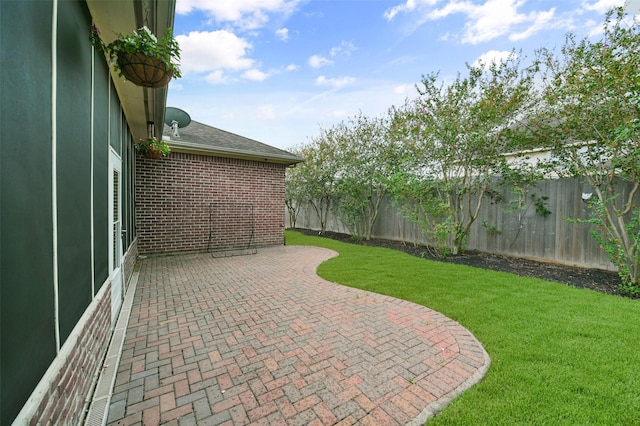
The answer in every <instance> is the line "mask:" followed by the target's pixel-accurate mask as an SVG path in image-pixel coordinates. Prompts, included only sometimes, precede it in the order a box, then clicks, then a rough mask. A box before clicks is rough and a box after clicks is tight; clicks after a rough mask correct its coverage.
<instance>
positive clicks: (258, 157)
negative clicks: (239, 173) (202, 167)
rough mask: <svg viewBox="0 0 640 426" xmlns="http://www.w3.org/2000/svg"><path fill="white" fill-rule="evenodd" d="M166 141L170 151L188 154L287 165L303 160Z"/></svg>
mask: <svg viewBox="0 0 640 426" xmlns="http://www.w3.org/2000/svg"><path fill="white" fill-rule="evenodd" d="M167 143H168V144H169V147H170V148H171V151H173V152H184V153H188V154H201V155H210V156H216V157H225V158H237V159H240V160H252V161H260V162H269V163H277V164H284V165H287V166H290V165H294V164H297V163H301V162H303V161H304V158H301V157H297V156H295V155H279V154H268V153H257V152H252V151H246V150H242V149H232V148H216V147H209V146H206V145H201V144H196V143H191V142H182V141H176V140H170V141H167Z"/></svg>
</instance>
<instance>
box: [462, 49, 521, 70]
mask: <svg viewBox="0 0 640 426" xmlns="http://www.w3.org/2000/svg"><path fill="white" fill-rule="evenodd" d="M512 56H513V57H514V58H516V57H517V55H515V54H514V53H513V52H510V51H508V50H489V51H488V52H485V53H483V54H482V55H480V57H479V58H478V59H476V61H475V62H474V63H473V66H474V67H477V66H480V64H485V65H491V64H492V63H495V64H498V63H500V62H504V61H506V60H507V59H509V58H510V57H512Z"/></svg>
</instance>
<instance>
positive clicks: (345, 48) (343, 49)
mask: <svg viewBox="0 0 640 426" xmlns="http://www.w3.org/2000/svg"><path fill="white" fill-rule="evenodd" d="M355 50H356V47H355V46H354V44H353V43H351V42H350V41H343V42H341V43H340V44H339V45H337V46H334V47H332V48H331V50H330V51H329V55H331V56H337V55H340V54H342V55H345V56H349V55H351V52H353V51H355Z"/></svg>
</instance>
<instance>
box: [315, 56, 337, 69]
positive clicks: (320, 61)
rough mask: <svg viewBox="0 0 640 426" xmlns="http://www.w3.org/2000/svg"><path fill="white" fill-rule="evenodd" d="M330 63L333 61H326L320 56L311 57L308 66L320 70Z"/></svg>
mask: <svg viewBox="0 0 640 426" xmlns="http://www.w3.org/2000/svg"><path fill="white" fill-rule="evenodd" d="M332 63H333V61H332V60H331V59H327V58H325V57H323V56H320V55H313V56H312V57H310V58H309V65H311V67H312V68H320V67H323V66H325V65H331V64H332Z"/></svg>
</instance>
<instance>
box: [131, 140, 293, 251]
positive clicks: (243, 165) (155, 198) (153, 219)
mask: <svg viewBox="0 0 640 426" xmlns="http://www.w3.org/2000/svg"><path fill="white" fill-rule="evenodd" d="M284 175H285V165H283V164H274V163H269V162H261V161H249V160H237V159H230V158H222V157H213V156H206V155H198V154H185V153H176V152H173V153H171V154H170V155H169V156H168V157H166V158H163V159H162V160H154V159H149V158H145V157H142V156H139V157H138V158H137V159H136V227H137V229H136V230H137V237H138V250H139V251H140V253H141V254H150V253H172V252H184V251H206V250H207V249H208V244H209V233H210V205H211V204H212V203H215V209H214V210H213V213H214V214H213V218H214V229H213V230H214V238H213V241H212V243H213V246H214V248H216V249H221V248H225V247H228V248H231V247H232V246H234V245H235V244H236V243H237V242H238V241H240V240H243V239H244V238H245V237H246V231H247V229H248V228H249V227H250V226H249V222H248V219H247V218H248V215H249V211H250V209H249V208H248V207H247V206H246V205H252V206H253V219H254V220H253V225H254V232H255V233H254V238H253V241H254V244H255V245H256V246H258V247H260V246H269V245H280V244H284V214H283V209H284ZM229 203H233V204H234V205H229Z"/></svg>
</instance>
